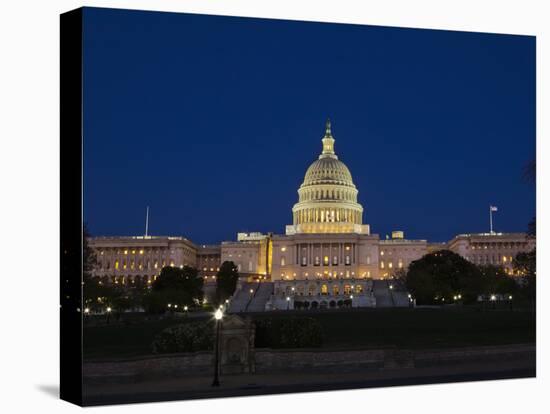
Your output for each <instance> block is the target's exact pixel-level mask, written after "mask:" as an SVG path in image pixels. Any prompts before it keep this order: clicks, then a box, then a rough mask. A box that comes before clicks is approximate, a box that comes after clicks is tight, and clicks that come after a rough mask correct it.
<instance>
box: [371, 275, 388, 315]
mask: <svg viewBox="0 0 550 414" xmlns="http://www.w3.org/2000/svg"><path fill="white" fill-rule="evenodd" d="M372 291H373V293H374V297H375V298H376V307H377V308H391V307H393V300H392V295H391V293H390V287H389V285H388V282H387V281H386V280H373V281H372Z"/></svg>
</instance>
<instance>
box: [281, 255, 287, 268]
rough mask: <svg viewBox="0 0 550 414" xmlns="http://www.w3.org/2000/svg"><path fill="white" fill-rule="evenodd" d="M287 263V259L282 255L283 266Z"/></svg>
mask: <svg viewBox="0 0 550 414" xmlns="http://www.w3.org/2000/svg"><path fill="white" fill-rule="evenodd" d="M285 264H286V260H285V257H284V256H281V266H284V265H285Z"/></svg>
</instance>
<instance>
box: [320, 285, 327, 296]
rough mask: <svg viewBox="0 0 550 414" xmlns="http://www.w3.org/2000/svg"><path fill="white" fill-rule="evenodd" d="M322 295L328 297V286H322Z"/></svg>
mask: <svg viewBox="0 0 550 414" xmlns="http://www.w3.org/2000/svg"><path fill="white" fill-rule="evenodd" d="M321 295H328V286H327V285H321Z"/></svg>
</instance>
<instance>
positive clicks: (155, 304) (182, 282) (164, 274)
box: [145, 266, 204, 312]
mask: <svg viewBox="0 0 550 414" xmlns="http://www.w3.org/2000/svg"><path fill="white" fill-rule="evenodd" d="M202 288H203V279H202V278H201V277H199V274H198V271H197V269H195V268H193V267H189V266H184V267H183V268H182V269H180V268H178V267H169V266H167V267H164V268H162V270H161V272H160V275H159V276H158V277H157V279H156V280H155V281H154V282H153V285H152V288H151V291H150V292H149V294H147V295H146V297H145V305H146V308H147V309H148V310H149V311H150V312H161V311H163V310H166V307H167V306H168V304H174V305H178V306H192V305H193V304H194V303H196V301H201V300H202V298H203V295H204V294H203V290H202Z"/></svg>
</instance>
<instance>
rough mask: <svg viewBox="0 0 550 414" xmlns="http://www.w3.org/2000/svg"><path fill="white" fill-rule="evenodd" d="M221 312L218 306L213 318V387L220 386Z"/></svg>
mask: <svg viewBox="0 0 550 414" xmlns="http://www.w3.org/2000/svg"><path fill="white" fill-rule="evenodd" d="M222 318H223V312H222V310H221V309H220V308H218V309H217V310H216V312H215V313H214V319H216V349H215V351H214V352H215V355H214V381H212V386H213V387H219V386H220V379H219V354H220V325H221V323H222Z"/></svg>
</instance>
